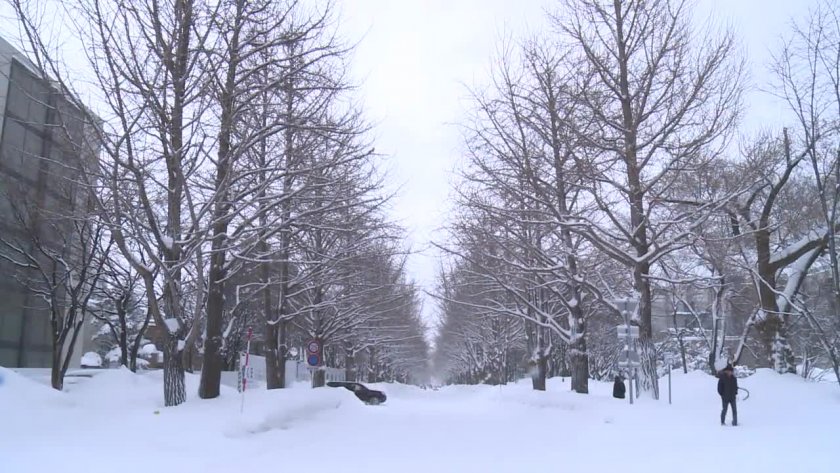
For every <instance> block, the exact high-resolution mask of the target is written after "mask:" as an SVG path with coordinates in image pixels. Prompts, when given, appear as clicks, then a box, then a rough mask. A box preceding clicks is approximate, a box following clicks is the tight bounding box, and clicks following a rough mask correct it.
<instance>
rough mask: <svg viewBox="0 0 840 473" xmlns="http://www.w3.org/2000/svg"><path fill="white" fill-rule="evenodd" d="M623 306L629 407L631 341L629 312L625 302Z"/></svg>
mask: <svg viewBox="0 0 840 473" xmlns="http://www.w3.org/2000/svg"><path fill="white" fill-rule="evenodd" d="M624 304H625V306H624V310H623V311H622V313H623V315H624V325H625V326H626V327H627V333H626V335H625V337H626V338H625V339H624V351H625V353H626V354H627V384H629V385H630V389H629V393H630V405H633V362H632V360H631V359H630V343H631V339H632V338H631V336H630V311H628V310H627V305H626V304H627V303H626V302H625V303H624Z"/></svg>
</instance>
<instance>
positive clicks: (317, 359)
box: [306, 355, 321, 366]
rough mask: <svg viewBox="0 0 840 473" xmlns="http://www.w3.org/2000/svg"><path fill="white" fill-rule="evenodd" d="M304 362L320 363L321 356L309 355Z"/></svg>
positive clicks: (312, 364)
mask: <svg viewBox="0 0 840 473" xmlns="http://www.w3.org/2000/svg"><path fill="white" fill-rule="evenodd" d="M306 363H307V364H309V366H319V365H320V364H321V357H320V356H318V355H309V356H307V357H306Z"/></svg>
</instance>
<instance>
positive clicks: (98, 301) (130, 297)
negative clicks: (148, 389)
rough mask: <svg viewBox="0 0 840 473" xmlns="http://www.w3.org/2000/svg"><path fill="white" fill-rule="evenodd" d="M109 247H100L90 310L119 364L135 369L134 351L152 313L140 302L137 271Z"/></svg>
mask: <svg viewBox="0 0 840 473" xmlns="http://www.w3.org/2000/svg"><path fill="white" fill-rule="evenodd" d="M110 249H111V246H110V245H108V246H106V247H105V248H104V249H103V250H102V251H103V254H104V255H105V256H103V258H104V265H103V268H102V275H101V277H100V279H99V284H98V285H97V287H96V288H95V289H94V296H93V297H94V299H95V300H94V301H93V302H92V306H93V307H92V308H91V309H90V314H91V315H92V316H93V317H94V318H95V319H96V320H98V321H99V322H100V323H101V324H103V326H104V327H105V328H107V333H108V334H109V335H110V338H111V339H112V345H114V346H116V348H117V349H118V350H119V353H120V365H122V366H125V367H126V368H128V369H130V370H131V371H137V354H138V352H139V350H140V345H141V344H142V342H143V340H144V337H145V334H146V329H147V328H148V327H149V323H150V322H151V319H152V314H151V312H150V311H149V310H148V309H147V307H146V304H145V302H144V297H143V293H144V288H143V281H142V279H141V278H140V275H139V274H137V272H136V271H134V270H133V269H132V268H131V266H130V265H129V264H128V263H127V262H126V261H124V260H122V259H121V258H119V256H118V255H117V254H111V252H110Z"/></svg>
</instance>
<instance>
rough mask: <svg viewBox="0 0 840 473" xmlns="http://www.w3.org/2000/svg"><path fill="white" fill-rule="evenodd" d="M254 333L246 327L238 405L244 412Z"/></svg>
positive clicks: (240, 410)
mask: <svg viewBox="0 0 840 473" xmlns="http://www.w3.org/2000/svg"><path fill="white" fill-rule="evenodd" d="M252 335H254V330H253V329H252V328H251V327H248V338H246V339H245V364H244V366H242V405H241V406H240V407H239V412H240V413H242V412H245V389H246V388H247V387H248V362H249V359H250V357H251V336H252Z"/></svg>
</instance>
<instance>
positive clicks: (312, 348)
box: [306, 340, 321, 354]
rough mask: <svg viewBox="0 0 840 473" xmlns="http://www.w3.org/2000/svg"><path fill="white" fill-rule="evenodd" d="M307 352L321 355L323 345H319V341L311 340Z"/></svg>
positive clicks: (307, 345)
mask: <svg viewBox="0 0 840 473" xmlns="http://www.w3.org/2000/svg"><path fill="white" fill-rule="evenodd" d="M306 351H308V352H309V353H310V354H311V353H319V352H320V351H321V344H320V343H318V340H310V341H309V343H307V344H306Z"/></svg>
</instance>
